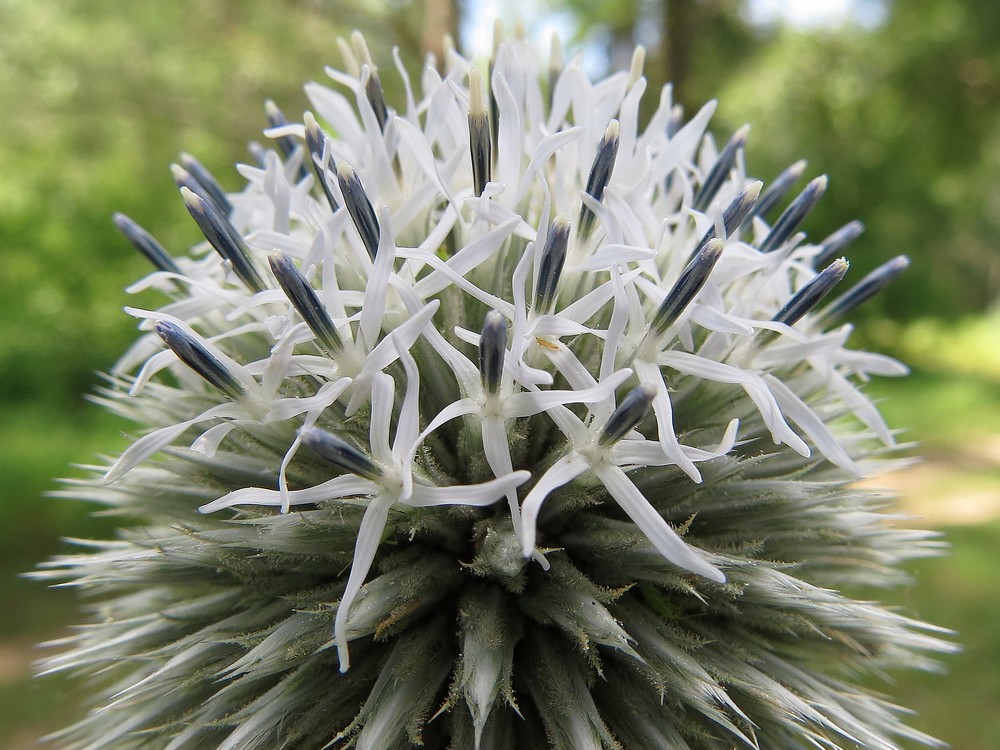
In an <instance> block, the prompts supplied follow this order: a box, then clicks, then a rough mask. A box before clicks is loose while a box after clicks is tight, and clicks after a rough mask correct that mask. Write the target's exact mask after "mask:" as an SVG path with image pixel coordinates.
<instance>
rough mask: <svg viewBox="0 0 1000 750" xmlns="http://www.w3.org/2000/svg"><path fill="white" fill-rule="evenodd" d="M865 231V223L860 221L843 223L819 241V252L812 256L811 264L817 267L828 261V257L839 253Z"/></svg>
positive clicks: (833, 256)
mask: <svg viewBox="0 0 1000 750" xmlns="http://www.w3.org/2000/svg"><path fill="white" fill-rule="evenodd" d="M864 231H865V225H864V224H862V223H861V222H860V221H851V222H848V223H847V224H844V226H842V227H841V228H840V229H838V230H837V231H835V232H834V233H833V234H831V235H830V236H829V237H827V238H826V239H825V240H823V241H822V242H820V243H819V248H820V249H819V252H818V253H816V257H815V258H813V266H814V267H816V268H819V267H820V266H822V265H823V264H824V263H828V262H829V261H830V258H835V257H836V256H838V255H840V253H841V251H842V250H843V249H844V248H845V247H847V246H848V245H849V244H851V243H852V242H854V240H856V239H857V238H858V237H860V236H861V235H862V234H863V233H864Z"/></svg>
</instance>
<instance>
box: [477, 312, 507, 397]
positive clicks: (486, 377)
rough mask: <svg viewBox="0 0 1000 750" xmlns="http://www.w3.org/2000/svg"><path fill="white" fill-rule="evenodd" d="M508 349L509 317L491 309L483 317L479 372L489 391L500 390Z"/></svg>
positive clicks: (484, 385)
mask: <svg viewBox="0 0 1000 750" xmlns="http://www.w3.org/2000/svg"><path fill="white" fill-rule="evenodd" d="M506 351H507V319H506V318H505V317H504V316H503V315H501V314H500V313H499V312H497V311H496V310H490V312H488V313H486V317H485V318H484V319H483V330H482V333H481V334H480V337H479V373H480V376H481V377H482V381H483V388H485V389H486V392H487V393H491V394H494V395H495V394H496V393H497V392H498V391H499V390H500V380H501V378H502V376H503V361H504V355H505V354H506Z"/></svg>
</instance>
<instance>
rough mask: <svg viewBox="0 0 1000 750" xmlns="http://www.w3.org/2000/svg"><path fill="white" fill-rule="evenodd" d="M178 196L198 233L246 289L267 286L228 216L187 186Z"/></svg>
mask: <svg viewBox="0 0 1000 750" xmlns="http://www.w3.org/2000/svg"><path fill="white" fill-rule="evenodd" d="M181 196H182V197H183V198H184V205H185V206H187V210H188V213H189V214H191V217H192V218H193V219H194V220H195V223H197V224H198V228H199V229H201V232H202V234H204V235H205V239H207V240H208V242H209V244H211V245H212V247H213V248H215V251H216V252H217V253H218V254H219V255H221V256H222V258H223V260H227V261H229V263H230V265H231V266H232V268H233V272H234V273H235V274H236V276H237V277H238V278H239V279H240V281H242V282H243V283H244V284H245V285H246V286H247V288H249V289H250V290H252V291H254V292H262V291H264V289H266V288H267V287H266V286H265V284H264V280H263V279H262V278H261V277H260V274H259V273H257V269H256V268H254V265H253V262H252V261H251V260H250V250H249V248H247V246H246V243H244V242H243V238H242V237H240V235H239V234H238V233H237V231H236V229H235V228H234V227H233V225H232V224H230V223H229V219H227V218H226V217H224V216H223V215H222V214H220V213H219V212H218V210H216V208H215V206H213V205H212V204H211V203H209V202H208V201H206V200H205V199H204V198H202V197H201V196H200V195H197V194H196V193H194V192H193V191H191V190H190V189H188V188H187V187H182V188H181Z"/></svg>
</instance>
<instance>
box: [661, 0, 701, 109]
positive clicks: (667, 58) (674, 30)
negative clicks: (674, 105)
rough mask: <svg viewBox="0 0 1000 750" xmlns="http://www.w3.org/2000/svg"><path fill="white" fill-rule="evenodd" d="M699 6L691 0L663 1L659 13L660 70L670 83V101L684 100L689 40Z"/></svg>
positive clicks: (693, 30)
mask: <svg viewBox="0 0 1000 750" xmlns="http://www.w3.org/2000/svg"><path fill="white" fill-rule="evenodd" d="M699 10H700V9H699V8H696V7H695V2H694V1H693V0H664V2H663V6H662V10H661V12H660V22H661V23H662V24H663V27H662V29H661V31H660V34H661V39H662V40H663V41H662V42H661V43H662V45H663V73H664V77H665V78H666V80H668V81H672V82H673V84H674V100H675V101H679V102H684V101H685V96H684V95H685V94H686V93H687V90H686V87H685V85H684V84H685V81H686V79H687V76H688V71H689V70H690V69H691V41H692V40H693V38H694V35H695V34H696V33H697V30H696V27H697V25H698V23H697V19H696V18H695V16H696V15H698V14H699V13H698V11H699Z"/></svg>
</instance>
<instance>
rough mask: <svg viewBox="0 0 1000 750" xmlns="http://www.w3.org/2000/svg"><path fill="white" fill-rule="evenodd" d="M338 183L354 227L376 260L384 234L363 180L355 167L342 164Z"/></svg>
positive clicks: (338, 169) (338, 171)
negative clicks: (362, 182)
mask: <svg viewBox="0 0 1000 750" xmlns="http://www.w3.org/2000/svg"><path fill="white" fill-rule="evenodd" d="M337 181H338V182H339V183H340V192H341V194H342V195H343V196H344V203H345V205H346V206H347V210H348V212H349V213H350V214H351V218H352V219H353V220H354V226H355V227H357V229H358V234H360V235H361V241H362V242H363V243H365V247H366V248H367V249H368V255H369V256H371V259H372V260H375V256H376V254H377V253H378V241H379V238H380V237H381V234H382V233H381V230H380V229H379V225H378V218H377V217H376V216H375V209H374V208H372V203H371V201H370V200H368V195H367V193H365V187H364V185H362V184H361V178H359V177H358V174H357V172H355V171H354V168H353V167H351V166H349V165H347V164H341V165H339V166H338V167H337Z"/></svg>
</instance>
